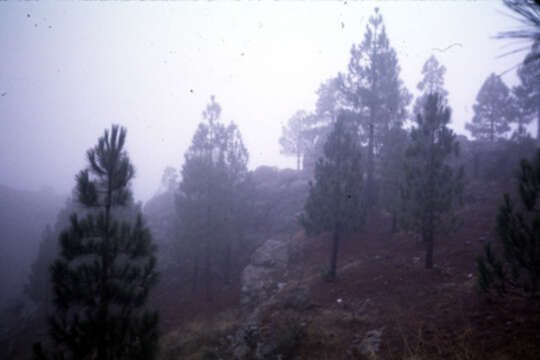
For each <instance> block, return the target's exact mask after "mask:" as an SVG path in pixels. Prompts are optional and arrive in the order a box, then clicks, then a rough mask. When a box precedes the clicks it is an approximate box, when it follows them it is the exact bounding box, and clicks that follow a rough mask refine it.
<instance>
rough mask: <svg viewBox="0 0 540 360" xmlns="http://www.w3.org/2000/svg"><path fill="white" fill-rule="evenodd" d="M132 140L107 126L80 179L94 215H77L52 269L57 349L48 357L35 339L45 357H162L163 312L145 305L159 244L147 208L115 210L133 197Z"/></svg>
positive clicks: (84, 198) (82, 201)
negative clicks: (131, 216)
mask: <svg viewBox="0 0 540 360" xmlns="http://www.w3.org/2000/svg"><path fill="white" fill-rule="evenodd" d="M125 139H126V130H125V129H124V128H119V127H118V126H116V125H115V126H113V127H112V129H111V131H110V132H109V131H108V130H105V133H104V135H103V136H102V137H101V138H100V139H99V142H98V144H97V145H96V146H95V147H94V148H92V149H90V150H88V152H87V158H88V162H89V166H88V168H87V169H85V170H82V171H81V172H80V173H79V174H78V175H77V177H76V180H77V195H78V201H79V202H80V204H81V205H82V206H84V207H86V208H87V209H90V213H89V214H88V215H87V216H86V217H84V218H82V219H81V218H79V216H78V215H77V214H76V213H74V214H73V215H72V216H71V219H70V220H71V225H70V227H69V228H68V229H67V230H65V231H64V232H63V233H62V234H61V235H60V238H59V241H60V248H61V255H60V258H58V259H57V260H56V261H55V262H54V264H53V266H52V267H51V276H52V282H53V285H54V304H55V307H56V313H55V315H54V316H52V317H51V319H50V333H51V337H52V340H53V341H54V343H55V344H56V348H55V349H54V350H53V351H51V354H50V356H48V355H46V353H45V352H44V351H43V349H42V347H41V345H40V344H36V345H35V347H34V350H35V355H36V358H38V359H45V358H52V359H79V360H80V359H100V360H101V359H103V360H109V359H111V360H112V359H153V358H155V355H156V352H157V346H158V329H157V325H158V315H157V312H153V311H148V310H145V309H144V305H145V302H146V299H147V297H148V294H149V291H150V290H151V288H152V287H153V286H154V285H155V284H156V281H157V276H158V275H157V273H156V271H155V266H156V258H155V257H154V252H155V246H154V245H153V244H152V238H151V235H150V232H149V230H148V229H147V228H146V227H145V226H144V224H143V220H142V216H141V215H140V213H139V214H138V215H137V217H136V220H135V222H134V223H129V222H127V221H122V222H119V221H118V220H117V218H118V216H117V215H116V209H119V208H122V207H124V206H126V205H127V204H128V203H129V201H130V199H131V192H130V190H129V183H130V180H131V179H132V178H133V176H134V168H133V166H132V165H131V163H130V160H129V157H128V155H127V153H126V152H125V150H124V145H125Z"/></svg>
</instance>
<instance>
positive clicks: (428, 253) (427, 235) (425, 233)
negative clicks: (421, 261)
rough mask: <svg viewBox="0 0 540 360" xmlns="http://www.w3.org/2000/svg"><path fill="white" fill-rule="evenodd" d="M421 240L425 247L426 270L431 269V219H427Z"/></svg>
mask: <svg viewBox="0 0 540 360" xmlns="http://www.w3.org/2000/svg"><path fill="white" fill-rule="evenodd" d="M423 240H424V243H425V245H426V269H432V268H433V218H432V216H430V217H429V220H428V223H427V226H426V229H425V230H424V231H423Z"/></svg>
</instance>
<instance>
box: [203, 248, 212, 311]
mask: <svg viewBox="0 0 540 360" xmlns="http://www.w3.org/2000/svg"><path fill="white" fill-rule="evenodd" d="M205 250H206V253H205V256H204V277H205V281H206V300H207V301H211V300H212V274H211V271H210V249H209V248H208V246H207V247H206V249H205Z"/></svg>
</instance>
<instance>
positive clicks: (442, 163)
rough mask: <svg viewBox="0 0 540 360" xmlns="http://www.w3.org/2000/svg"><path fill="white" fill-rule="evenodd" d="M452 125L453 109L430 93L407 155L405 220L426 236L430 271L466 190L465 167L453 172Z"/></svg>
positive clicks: (455, 150) (454, 142)
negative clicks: (437, 243)
mask: <svg viewBox="0 0 540 360" xmlns="http://www.w3.org/2000/svg"><path fill="white" fill-rule="evenodd" d="M449 122H450V109H449V108H448V107H446V106H445V105H443V104H442V99H441V97H440V95H438V94H430V95H429V96H428V97H427V99H426V102H425V104H424V110H423V111H422V113H420V114H418V115H417V117H416V127H415V128H413V129H412V130H411V140H410V145H409V147H408V148H407V150H406V153H405V158H406V160H405V183H404V186H403V188H402V197H403V204H404V214H406V216H405V217H404V218H403V220H404V225H405V226H406V227H408V228H410V229H412V230H414V231H416V232H418V233H420V234H421V236H422V240H423V242H424V244H425V246H426V259H425V260H426V261H425V266H426V268H427V269H431V268H432V267H433V247H434V237H435V234H436V233H437V232H439V231H441V230H443V229H444V228H445V227H446V226H445V225H447V224H445V218H447V217H448V214H449V213H450V215H452V213H451V212H452V210H453V209H454V208H455V207H456V206H457V205H459V203H460V200H461V193H462V190H463V167H460V168H458V169H453V168H452V167H451V166H450V165H449V156H450V155H452V154H454V155H457V154H458V143H457V141H456V135H455V134H454V133H453V132H452V130H450V129H449V128H448V123H449ZM450 219H452V220H454V217H453V216H450Z"/></svg>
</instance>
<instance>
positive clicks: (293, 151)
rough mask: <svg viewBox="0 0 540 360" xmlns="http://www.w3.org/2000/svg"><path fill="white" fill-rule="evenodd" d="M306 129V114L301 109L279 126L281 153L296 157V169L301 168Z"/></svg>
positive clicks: (305, 145) (305, 143)
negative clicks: (283, 124)
mask: <svg viewBox="0 0 540 360" xmlns="http://www.w3.org/2000/svg"><path fill="white" fill-rule="evenodd" d="M307 130H308V114H307V113H306V112H305V111H303V110H299V111H297V112H296V113H294V115H293V116H292V117H291V118H290V119H289V121H288V122H287V125H286V126H283V127H282V128H281V137H280V138H279V145H280V146H281V153H282V154H284V155H292V156H295V157H296V170H300V169H301V167H302V157H303V156H304V154H305V152H306V148H307V146H308V144H307V141H308V140H307V138H306V135H307V134H306V131H307Z"/></svg>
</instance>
